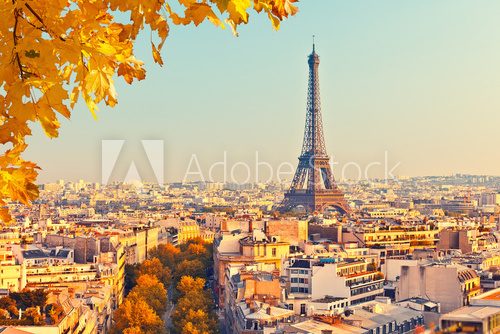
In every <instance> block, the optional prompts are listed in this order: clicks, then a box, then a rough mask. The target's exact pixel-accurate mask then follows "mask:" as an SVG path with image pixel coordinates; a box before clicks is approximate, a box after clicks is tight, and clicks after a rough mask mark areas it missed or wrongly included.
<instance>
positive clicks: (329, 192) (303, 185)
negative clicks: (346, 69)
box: [280, 43, 350, 214]
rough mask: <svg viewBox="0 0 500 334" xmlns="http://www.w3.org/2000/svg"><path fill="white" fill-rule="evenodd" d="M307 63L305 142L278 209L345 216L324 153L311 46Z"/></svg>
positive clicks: (346, 209)
mask: <svg viewBox="0 0 500 334" xmlns="http://www.w3.org/2000/svg"><path fill="white" fill-rule="evenodd" d="M307 62H308V64H309V84H308V92H307V113H306V124H305V129H304V142H303V144H302V151H301V154H300V156H299V164H298V166H297V170H296V172H295V175H294V177H293V180H292V184H291V186H290V189H289V190H288V191H287V192H286V193H285V198H284V200H283V202H282V203H281V207H280V210H281V211H289V210H292V209H294V208H296V207H299V206H302V207H304V209H305V210H306V211H308V212H311V211H323V210H324V209H325V208H327V207H334V208H335V209H337V210H338V211H339V212H341V213H343V214H347V213H349V211H350V210H349V205H348V204H347V202H346V200H345V198H344V194H343V193H342V191H341V190H340V189H339V188H338V187H337V185H336V183H335V178H334V176H333V172H332V168H331V165H330V157H329V156H328V154H327V153H326V146H325V139H324V136H323V121H322V118H321V101H320V95H319V74H318V68H319V56H318V54H317V53H316V51H315V46H314V43H313V50H312V53H311V54H310V55H309V57H308V61H307Z"/></svg>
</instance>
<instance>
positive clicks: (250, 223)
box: [248, 219, 253, 233]
mask: <svg viewBox="0 0 500 334" xmlns="http://www.w3.org/2000/svg"><path fill="white" fill-rule="evenodd" d="M248 232H249V233H252V232H253V221H252V220H251V219H250V220H249V221H248Z"/></svg>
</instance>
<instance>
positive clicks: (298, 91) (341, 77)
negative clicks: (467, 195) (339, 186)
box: [26, 0, 500, 182]
mask: <svg viewBox="0 0 500 334" xmlns="http://www.w3.org/2000/svg"><path fill="white" fill-rule="evenodd" d="M299 8H300V12H299V13H298V15H297V16H296V17H294V18H292V19H290V20H288V21H286V22H284V23H283V24H282V28H281V29H280V31H278V32H275V31H273V30H272V28H271V26H270V23H269V22H268V21H267V20H266V19H265V17H264V16H257V14H255V13H252V14H251V17H250V21H251V22H250V23H251V24H249V25H248V26H244V27H241V28H240V36H239V37H238V38H235V37H233V36H232V34H231V32H230V30H229V29H227V30H220V29H217V28H215V27H213V26H212V25H211V24H208V23H207V24H203V25H202V26H200V27H198V28H195V27H193V26H188V27H184V26H182V27H172V29H171V34H170V37H169V38H168V41H167V43H166V45H165V48H164V51H163V55H164V58H165V62H166V65H165V66H164V67H161V68H160V67H158V66H156V65H154V64H153V62H152V59H151V53H150V50H149V35H148V34H147V35H145V37H144V38H143V40H141V41H140V45H139V50H138V56H139V57H140V58H141V59H143V60H145V62H146V63H147V69H148V75H147V79H146V80H145V81H143V82H140V83H136V84H134V85H132V86H128V85H126V84H123V83H122V82H121V80H119V83H118V84H117V90H118V94H119V104H118V106H117V107H115V108H114V109H106V108H101V112H100V114H99V120H98V121H95V120H94V119H93V118H92V116H91V115H90V113H89V112H88V111H87V110H86V108H85V106H84V105H83V104H80V105H79V106H77V108H76V110H75V111H74V114H73V118H72V119H71V121H69V122H67V121H63V127H62V129H61V133H60V137H59V138H58V139H53V140H49V139H46V138H45V137H44V135H43V133H42V132H41V131H40V130H39V129H36V130H35V132H34V136H33V137H32V138H31V139H30V143H31V147H30V148H29V150H28V153H27V155H26V156H27V158H29V159H33V160H35V161H37V162H38V163H39V165H40V166H41V167H42V168H43V171H41V175H40V179H39V180H40V181H41V182H48V181H54V180H57V179H60V178H63V179H66V180H77V179H86V180H91V181H99V180H100V179H101V140H103V139H125V140H127V143H129V144H127V145H129V146H128V147H129V148H128V149H127V150H128V153H127V154H130V155H132V156H134V155H139V156H140V155H141V154H143V153H140V150H139V149H138V147H139V144H138V140H141V139H161V140H164V142H165V173H166V174H165V179H166V180H167V181H175V180H180V179H182V178H183V176H184V173H185V171H186V168H187V166H188V162H189V161H190V158H191V155H192V154H197V158H198V161H199V162H200V165H201V167H202V169H204V173H206V168H208V166H209V165H210V164H212V163H214V162H216V161H219V160H221V159H222V157H223V152H224V151H227V155H228V165H229V167H231V165H232V164H233V163H235V162H236V161H244V162H247V163H249V164H254V163H255V152H256V151H258V152H259V156H260V159H261V160H265V161H268V162H269V163H271V165H273V166H274V167H276V166H277V165H278V164H279V163H281V162H284V161H288V162H291V163H293V164H294V165H295V164H296V161H297V156H298V154H299V151H300V148H301V142H302V136H303V128H304V119H305V106H306V90H307V63H306V60H307V59H306V56H307V55H308V54H309V53H310V51H311V35H312V34H315V35H316V36H317V37H316V41H317V42H316V45H317V51H318V53H319V55H320V57H321V65H320V80H321V96H322V110H323V120H324V126H325V129H324V130H325V137H326V145H327V149H328V151H329V153H330V155H331V156H332V157H333V158H334V160H335V161H337V162H339V163H340V166H342V165H345V164H346V163H348V162H355V163H358V164H359V165H360V166H361V167H363V168H364V166H366V165H367V164H368V163H370V162H377V161H378V162H384V154H385V153H384V152H386V151H387V152H388V156H389V165H394V164H395V163H396V162H400V165H399V166H398V168H397V170H396V171H395V174H399V175H442V174H450V173H455V172H464V173H481V174H495V175H499V174H500V151H499V145H498V144H499V142H500V131H498V127H499V124H500V23H499V18H500V2H499V1H498V0H474V1H473V0H411V1H400V0H392V1H388V0H378V1H365V0H342V1H340V0H303V1H302V2H301V3H299ZM134 152H135V153H134ZM251 166H253V165H251ZM243 171H244V170H243ZM239 172H241V171H239ZM239 172H238V171H237V172H236V174H238V173H239ZM356 173H357V172H356ZM356 173H355V174H356ZM264 174H265V173H264ZM334 174H336V175H337V176H338V175H339V174H340V171H339V170H336V171H334ZM382 174H383V170H382V169H381V168H378V169H377V168H373V169H372V172H371V173H370V175H369V176H372V177H379V176H382ZM348 176H349V175H348ZM354 176H355V175H353V177H354Z"/></svg>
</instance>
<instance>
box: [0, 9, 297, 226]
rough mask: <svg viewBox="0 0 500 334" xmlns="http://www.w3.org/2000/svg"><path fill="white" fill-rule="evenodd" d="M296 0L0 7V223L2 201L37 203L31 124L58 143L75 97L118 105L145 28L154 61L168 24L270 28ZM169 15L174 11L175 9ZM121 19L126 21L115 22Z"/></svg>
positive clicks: (94, 104) (137, 69) (137, 67)
mask: <svg viewBox="0 0 500 334" xmlns="http://www.w3.org/2000/svg"><path fill="white" fill-rule="evenodd" d="M294 2H297V0H50V1H47V0H0V18H1V19H0V143H1V144H2V145H3V150H2V151H1V152H2V153H1V154H0V194H1V197H0V218H1V219H2V220H3V221H10V219H11V217H10V216H9V214H8V210H7V208H6V204H7V202H8V200H13V201H19V202H21V203H25V204H29V203H30V201H31V200H33V199H35V198H36V197H37V196H38V188H37V186H36V185H35V181H36V177H37V175H38V173H37V169H38V166H37V165H36V164H35V163H34V162H30V161H26V160H24V159H23V158H22V156H21V154H22V153H23V152H24V151H25V149H26V147H27V146H26V136H29V135H31V129H30V124H31V123H40V124H41V126H42V128H43V129H44V131H45V133H46V134H47V136H49V137H57V135H58V129H59V127H60V123H59V120H58V117H60V116H61V115H62V116H63V117H66V118H70V116H71V110H72V109H73V107H74V105H75V103H76V102H77V101H78V99H79V98H80V97H81V98H83V100H84V101H85V103H86V104H87V106H88V108H89V109H90V111H91V112H92V114H93V115H94V116H95V113H96V111H97V108H98V105H99V104H100V103H103V102H104V103H105V104H106V105H108V106H114V105H116V103H117V93H116V91H115V85H114V77H115V76H116V75H117V76H118V77H123V79H124V80H125V81H126V82H127V83H129V84H130V83H132V82H133V81H134V80H142V79H144V78H145V75H146V73H145V70H144V66H143V62H142V61H140V60H138V59H136V58H135V57H134V43H135V41H136V39H137V36H138V34H139V33H140V32H141V31H142V30H144V29H146V28H147V29H150V30H151V31H152V32H155V35H156V36H155V38H153V37H151V49H152V54H153V59H154V61H155V62H156V63H158V64H160V65H162V64H163V60H162V58H161V55H160V51H161V49H162V47H163V45H164V43H165V40H166V38H167V36H168V33H169V25H171V24H174V25H188V24H191V23H192V24H194V25H195V26H197V25H199V24H200V23H202V22H204V21H205V20H209V21H210V22H212V23H213V24H215V25H216V26H220V27H224V26H226V25H227V26H229V27H230V28H231V29H232V31H233V32H234V33H235V34H236V30H237V27H238V25H240V24H246V23H248V19H249V12H250V11H251V10H255V11H256V12H259V13H260V12H263V13H266V14H267V15H268V17H269V19H270V20H271V22H272V25H273V26H274V28H276V29H278V28H279V24H280V22H281V21H282V20H283V19H285V18H287V17H289V16H290V15H293V14H295V13H296V11H297V8H296V7H295V6H294V4H293V3H294ZM174 8H175V9H174ZM124 16H127V17H128V18H127V19H126V20H123V19H120V18H122V17H124Z"/></svg>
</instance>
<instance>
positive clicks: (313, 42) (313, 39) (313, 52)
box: [313, 35, 315, 53]
mask: <svg viewBox="0 0 500 334" xmlns="http://www.w3.org/2000/svg"><path fill="white" fill-rule="evenodd" d="M314 37H315V36H314V35H313V53H314Z"/></svg>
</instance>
